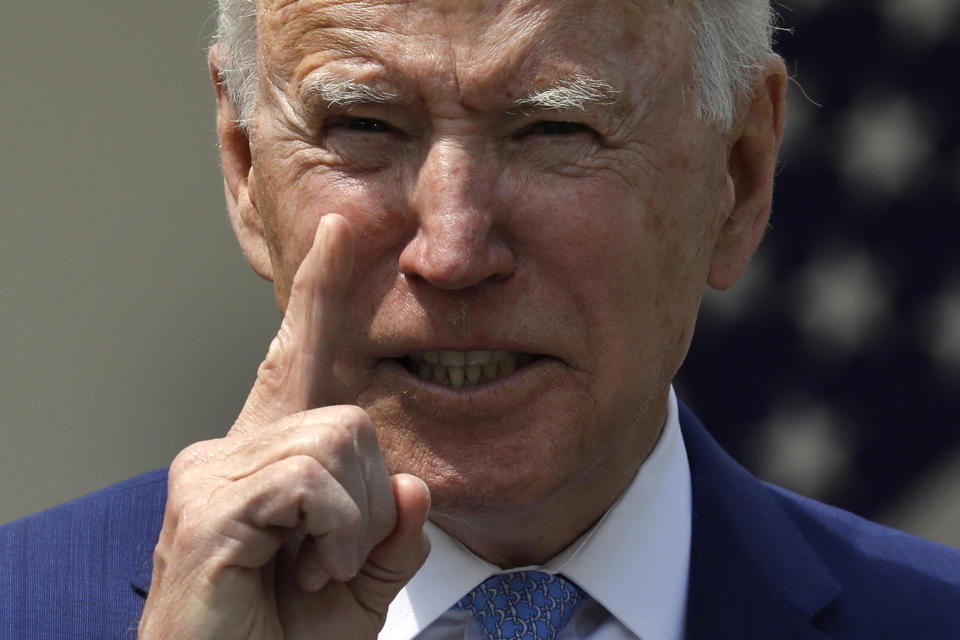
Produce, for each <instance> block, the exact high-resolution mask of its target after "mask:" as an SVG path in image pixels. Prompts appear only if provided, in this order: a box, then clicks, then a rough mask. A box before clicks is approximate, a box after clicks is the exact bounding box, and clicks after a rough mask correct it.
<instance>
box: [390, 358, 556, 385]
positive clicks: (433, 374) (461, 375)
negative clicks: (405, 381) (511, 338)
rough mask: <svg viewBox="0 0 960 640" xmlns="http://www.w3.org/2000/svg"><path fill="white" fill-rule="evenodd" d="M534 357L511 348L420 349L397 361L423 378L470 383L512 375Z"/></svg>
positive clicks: (460, 383)
mask: <svg viewBox="0 0 960 640" xmlns="http://www.w3.org/2000/svg"><path fill="white" fill-rule="evenodd" d="M538 357H539V356H536V355H533V354H529V353H518V352H515V351H420V352H416V353H411V354H410V355H408V356H406V357H404V358H401V359H400V361H401V363H403V365H404V366H405V367H406V368H407V371H409V372H410V373H412V374H414V375H416V376H418V377H420V378H421V379H423V380H428V381H431V382H434V383H436V384H442V385H447V386H451V387H470V386H475V385H480V384H484V383H487V382H493V381H495V380H498V379H500V378H505V377H507V376H510V375H513V373H515V372H516V371H517V369H521V368H523V367H525V366H527V365H529V364H531V363H532V362H534V361H535V360H537V359H538Z"/></svg>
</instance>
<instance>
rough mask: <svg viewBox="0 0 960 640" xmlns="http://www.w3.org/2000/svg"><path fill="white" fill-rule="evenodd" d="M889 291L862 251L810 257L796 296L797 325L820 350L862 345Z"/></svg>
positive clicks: (873, 331)
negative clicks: (813, 258) (811, 259)
mask: <svg viewBox="0 0 960 640" xmlns="http://www.w3.org/2000/svg"><path fill="white" fill-rule="evenodd" d="M891 296H892V292H891V291H890V286H889V285H888V284H886V282H885V278H884V277H882V275H881V273H880V269H879V267H878V266H877V265H876V263H875V261H874V260H873V259H872V258H871V257H870V256H869V255H868V254H867V253H865V252H863V251H860V252H856V253H849V254H839V255H834V256H826V257H822V258H818V259H815V260H813V261H811V263H810V265H809V266H808V267H807V269H806V273H804V274H803V276H802V281H801V284H800V287H799V292H798V295H797V296H795V300H796V301H797V308H796V310H795V314H796V317H797V318H798V322H799V325H800V328H801V330H802V331H803V332H804V334H805V335H806V336H807V337H808V338H809V339H810V340H811V342H812V343H813V344H814V346H816V347H820V348H821V351H822V353H824V354H829V355H831V356H832V357H836V356H837V355H842V353H838V349H839V350H841V351H846V352H852V351H857V350H859V349H862V348H863V347H865V346H866V345H867V344H868V343H869V342H870V341H871V340H872V339H873V338H875V337H877V333H878V330H879V329H880V328H882V326H883V325H884V323H885V321H886V313H887V311H888V310H889V308H890V304H891V303H890V299H891Z"/></svg>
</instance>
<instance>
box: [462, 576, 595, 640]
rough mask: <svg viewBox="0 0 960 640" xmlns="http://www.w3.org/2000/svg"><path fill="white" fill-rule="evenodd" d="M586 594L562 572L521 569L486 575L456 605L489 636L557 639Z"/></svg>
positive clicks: (511, 639)
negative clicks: (478, 584) (475, 620)
mask: <svg viewBox="0 0 960 640" xmlns="http://www.w3.org/2000/svg"><path fill="white" fill-rule="evenodd" d="M583 598H584V594H583V591H581V590H580V588H579V587H578V586H577V585H575V584H573V583H572V582H569V581H568V580H566V579H564V578H562V577H561V576H554V575H550V574H549V573H544V572H542V571H518V572H516V573H503V574H498V575H495V576H492V577H490V578H487V579H486V580H484V581H483V582H482V583H481V584H480V586H478V587H477V588H475V589H474V590H473V591H471V592H470V593H468V594H467V595H465V596H464V597H463V598H462V599H461V600H460V602H458V603H457V604H456V605H455V606H456V607H458V608H460V609H463V610H464V611H469V612H470V613H472V614H473V615H474V617H475V618H476V619H477V622H478V623H480V628H481V629H483V632H484V634H485V636H486V637H487V638H488V639H489V640H555V639H556V637H557V635H558V634H559V633H560V630H561V629H563V627H564V626H566V624H567V623H568V622H570V618H571V617H572V616H573V612H574V610H575V609H576V608H577V605H579V604H580V602H581V601H582V600H583Z"/></svg>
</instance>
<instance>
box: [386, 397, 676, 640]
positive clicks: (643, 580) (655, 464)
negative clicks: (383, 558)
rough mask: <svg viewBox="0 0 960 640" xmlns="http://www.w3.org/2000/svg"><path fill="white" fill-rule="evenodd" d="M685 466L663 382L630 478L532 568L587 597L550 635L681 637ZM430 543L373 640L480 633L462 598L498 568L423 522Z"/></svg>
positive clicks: (478, 636) (459, 638)
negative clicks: (596, 517)
mask: <svg viewBox="0 0 960 640" xmlns="http://www.w3.org/2000/svg"><path fill="white" fill-rule="evenodd" d="M691 509H692V506H691V496H690V467H689V464H688V462H687V452H686V448H685V447H684V445H683V437H682V435H681V433H680V422H679V418H678V413H677V398H676V395H675V394H674V392H673V389H672V388H671V389H670V398H669V401H668V404H667V420H666V424H665V425H664V429H663V433H662V434H661V436H660V439H659V440H658V441H657V444H656V445H655V446H654V448H653V451H652V452H651V453H650V455H649V456H648V457H647V459H646V460H645V461H644V463H643V465H641V467H640V470H639V471H638V472H637V475H636V477H635V478H634V479H633V482H632V483H631V484H630V486H629V487H627V489H626V491H624V493H623V494H622V495H621V496H620V497H619V498H618V499H617V502H615V503H614V505H613V506H612V507H611V508H610V509H609V510H608V511H607V513H606V514H604V516H603V517H602V518H601V519H600V521H599V522H598V523H597V524H596V525H594V527H593V528H592V529H590V531H588V532H587V533H585V534H584V535H583V536H581V537H580V538H579V539H577V540H576V541H575V542H574V543H573V544H571V545H570V546H569V547H567V548H566V549H565V550H564V551H562V552H561V553H560V554H559V555H557V556H556V557H554V558H553V559H551V560H550V561H549V562H547V563H546V564H544V565H543V566H539V567H518V568H517V569H513V570H514V571H519V570H521V569H536V570H539V571H544V572H547V573H561V574H563V575H564V576H566V577H567V578H569V579H570V580H572V581H573V582H575V583H576V584H577V585H579V586H580V587H581V588H582V589H583V590H584V591H585V592H586V593H587V594H588V595H589V596H590V598H589V599H587V600H585V601H584V603H583V604H581V605H580V607H579V608H577V610H576V612H575V613H574V615H573V618H572V619H571V621H570V623H569V624H568V625H567V626H566V627H565V628H564V629H563V631H562V632H561V633H560V635H559V636H558V638H557V640H587V639H589V640H627V639H630V640H635V639H637V638H639V639H640V640H681V639H682V638H683V632H684V618H685V616H686V605H687V579H688V576H689V570H690V527H691V522H690V521H691ZM427 531H428V534H429V536H430V541H431V543H432V550H431V552H430V556H429V557H428V558H427V561H426V563H425V564H424V565H423V567H422V568H421V569H420V571H419V572H418V573H417V574H416V575H415V576H414V577H413V579H412V580H411V581H410V582H409V583H408V584H407V586H406V587H404V589H403V590H402V591H401V592H400V593H399V594H398V595H397V597H396V599H394V601H393V603H392V604H391V605H390V610H389V611H388V612H387V620H386V623H385V624H384V626H383V629H382V630H381V632H380V635H379V636H378V640H413V639H414V638H416V640H483V636H482V633H481V631H480V627H479V625H478V624H477V622H476V620H475V619H474V617H473V615H472V614H471V613H469V612H466V611H462V610H459V609H453V610H451V607H452V606H453V605H454V604H456V602H457V601H458V600H460V598H462V597H463V596H464V595H466V594H467V593H468V592H469V591H471V590H472V589H473V588H474V587H476V586H477V585H479V584H480V583H481V582H483V581H484V580H486V579H487V578H488V577H490V576H491V575H493V574H495V573H502V572H503V571H502V570H501V569H499V568H498V567H496V566H494V565H492V564H490V563H488V562H486V561H485V560H482V559H481V558H479V557H477V556H476V555H474V554H473V553H471V552H470V551H469V550H468V549H467V548H466V547H464V546H463V545H461V544H460V543H459V542H457V541H456V540H455V539H454V538H453V537H451V536H449V535H448V534H447V533H446V532H444V531H443V530H441V529H440V528H439V527H437V526H436V525H434V524H432V523H430V522H428V523H427Z"/></svg>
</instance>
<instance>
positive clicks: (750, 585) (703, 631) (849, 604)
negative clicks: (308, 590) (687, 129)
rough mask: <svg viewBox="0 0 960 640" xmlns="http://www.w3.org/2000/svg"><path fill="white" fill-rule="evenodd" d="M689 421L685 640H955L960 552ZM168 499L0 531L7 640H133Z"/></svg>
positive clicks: (153, 486)
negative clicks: (758, 462) (776, 473)
mask: <svg viewBox="0 0 960 640" xmlns="http://www.w3.org/2000/svg"><path fill="white" fill-rule="evenodd" d="M680 422H681V426H682V430H683V436H684V443H685V444H686V447H687V454H688V457H689V459H690V470H691V473H692V480H693V485H692V486H693V540H692V546H691V554H692V557H691V575H690V592H689V598H690V599H689V606H688V622H687V636H688V638H689V639H690V640H702V639H713V638H736V639H738V640H744V639H749V638H769V639H773V640H792V639H800V638H805V639H814V638H835V639H848V638H857V639H860V638H862V639H864V640H882V639H894V638H895V639H897V640H904V639H909V640H915V639H923V640H925V639H942V640H958V639H960V552H958V551H956V550H953V549H949V548H947V547H943V546H939V545H935V544H932V543H929V542H926V541H923V540H920V539H918V538H914V537H912V536H908V535H906V534H904V533H901V532H898V531H895V530H892V529H888V528H885V527H881V526H879V525H876V524H873V523H871V522H868V521H866V520H862V519H860V518H858V517H856V516H853V515H851V514H849V513H846V512H844V511H840V510H838V509H834V508H832V507H828V506H825V505H823V504H820V503H817V502H814V501H812V500H807V499H805V498H802V497H800V496H797V495H795V494H793V493H790V492H788V491H785V490H783V489H779V488H777V487H773V486H770V485H767V484H764V483H762V482H760V481H758V480H757V479H756V478H754V477H753V476H751V475H750V474H749V473H748V472H747V471H745V470H744V469H743V468H742V467H740V466H739V465H738V464H737V463H736V462H734V461H733V460H732V459H731V458H729V457H728V456H727V454H726V453H724V452H723V451H722V450H721V449H720V447H719V446H718V445H717V444H716V443H715V442H714V441H713V439H712V438H711V437H710V436H709V435H708V434H707V432H706V431H705V430H704V428H703V426H702V425H701V424H700V423H699V422H698V421H697V419H696V418H695V417H694V416H693V414H691V413H690V411H689V410H688V409H686V407H683V406H681V409H680ZM165 499H166V472H165V471H162V470H161V471H154V472H152V473H148V474H145V475H142V476H139V477H137V478H133V479H131V480H128V481H126V482H123V483H121V484H118V485H115V486H112V487H109V488H107V489H104V490H102V491H100V492H97V493H94V494H92V495H89V496H86V497H83V498H80V499H78V500H74V501H73V502H70V503H67V504H65V505H62V506H60V507H56V508H54V509H51V510H49V511H46V512H43V513H40V514H37V515H34V516H31V517H29V518H26V519H23V520H20V521H17V522H14V523H11V524H8V525H6V526H4V527H2V528H0V639H2V640H12V639H17V640H34V639H41V638H42V639H44V640H56V639H60V638H63V639H67V638H69V639H71V640H87V639H89V640H94V639H95V640H112V639H114V638H135V637H136V627H137V620H138V618H139V616H140V612H141V611H142V609H143V603H144V599H145V597H146V593H147V591H148V589H149V582H150V572H151V569H152V563H151V554H152V551H153V547H154V545H155V544H156V541H157V537H158V535H159V532H160V526H161V522H162V518H163V508H164V503H165ZM338 640H339V639H338ZM344 640H350V639H344Z"/></svg>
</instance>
